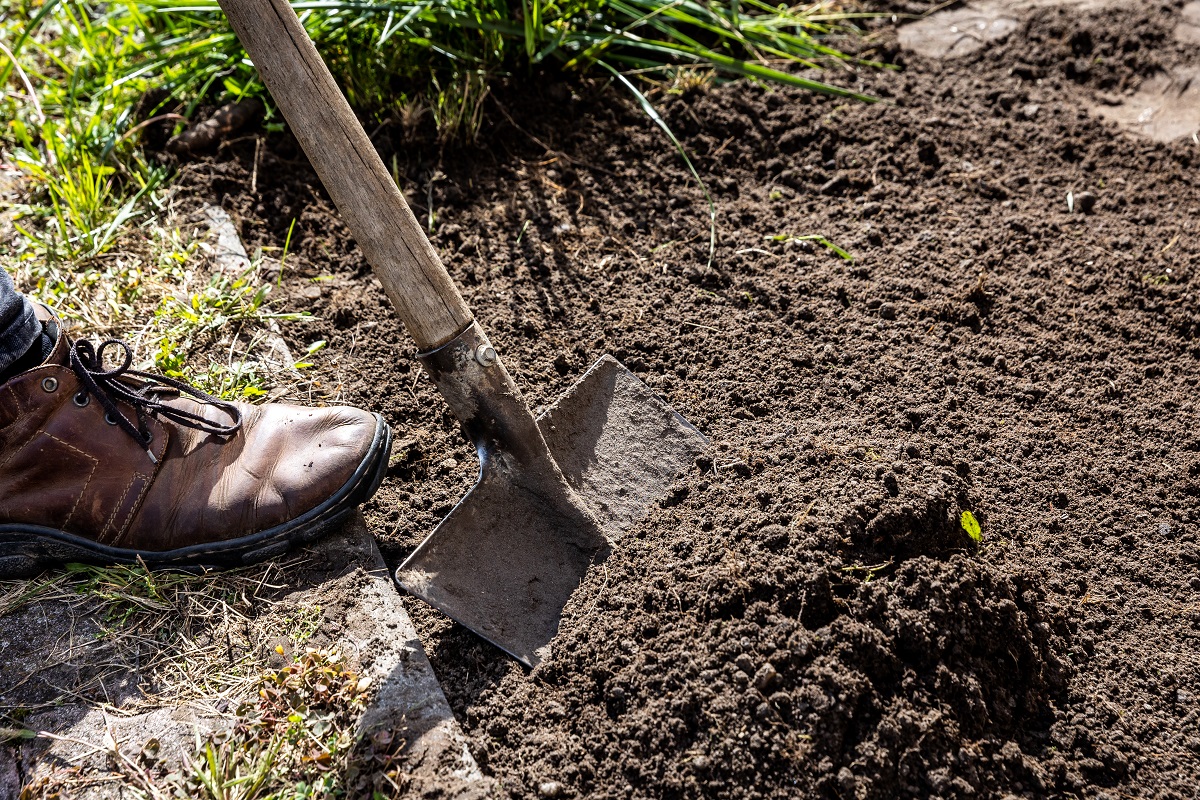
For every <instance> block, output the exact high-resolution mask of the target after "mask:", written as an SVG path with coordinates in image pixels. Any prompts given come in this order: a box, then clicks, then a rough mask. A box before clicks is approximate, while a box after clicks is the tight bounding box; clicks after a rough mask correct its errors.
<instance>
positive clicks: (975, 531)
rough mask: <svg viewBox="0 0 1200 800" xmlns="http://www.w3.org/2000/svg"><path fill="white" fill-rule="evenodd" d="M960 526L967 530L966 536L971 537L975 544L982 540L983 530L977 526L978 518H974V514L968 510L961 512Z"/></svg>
mask: <svg viewBox="0 0 1200 800" xmlns="http://www.w3.org/2000/svg"><path fill="white" fill-rule="evenodd" d="M960 523H961V524H962V528H963V530H964V531H966V532H967V536H970V537H971V541H972V542H974V543H975V544H980V543H981V542H983V531H982V530H981V529H980V527H979V520H977V519H975V515H974V514H972V513H971V512H970V511H964V512H962V518H961V520H960Z"/></svg>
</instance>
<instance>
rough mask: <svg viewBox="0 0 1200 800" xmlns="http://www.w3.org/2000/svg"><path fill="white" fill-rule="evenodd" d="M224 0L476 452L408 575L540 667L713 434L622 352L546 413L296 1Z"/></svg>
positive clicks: (422, 592)
mask: <svg viewBox="0 0 1200 800" xmlns="http://www.w3.org/2000/svg"><path fill="white" fill-rule="evenodd" d="M219 2H220V5H221V8H222V9H223V10H224V11H225V14H226V16H228V18H229V21H230V23H231V24H232V26H233V29H234V30H235V31H236V32H237V35H238V38H239V39H240V40H241V43H242V45H243V47H245V49H246V52H247V53H248V54H249V55H250V58H251V60H252V61H253V62H254V64H255V66H256V67H257V68H258V72H259V75H260V76H262V80H263V82H264V83H265V84H266V86H267V89H269V90H270V92H271V96H272V97H273V98H274V99H275V102H276V103H277V104H278V105H279V108H280V110H282V112H283V116H284V118H285V119H286V120H287V122H288V124H289V126H290V127H291V130H292V133H293V134H294V135H295V137H296V139H298V140H299V142H300V145H301V146H302V147H303V148H304V152H305V153H306V154H307V155H308V158H309V161H310V162H311V163H312V165H313V166H314V167H315V168H316V171H317V174H318V175H319V176H320V178H321V182H322V183H323V184H324V186H325V189H326V190H327V191H328V192H329V195H330V197H332V198H333V202H334V204H335V205H336V206H337V208H338V210H339V211H340V212H341V214H342V217H343V219H344V220H345V222H346V224H347V226H349V228H350V231H351V233H353V235H354V238H355V240H356V241H357V242H358V245H359V247H361V248H362V250H363V253H364V254H365V255H366V258H367V261H368V262H369V263H370V264H371V267H372V268H373V270H374V272H375V275H376V277H377V278H378V279H379V281H380V283H382V284H383V288H384V291H385V292H386V293H387V296H388V298H389V299H390V300H391V302H392V304H393V305H394V306H395V307H396V312H397V314H399V316H400V319H401V320H403V322H404V326H405V328H406V329H407V331H408V333H409V335H411V336H412V338H413V339H414V340H415V342H416V344H417V348H418V350H419V355H418V356H417V357H418V359H419V360H420V362H421V364H422V366H423V367H424V368H425V370H426V371H427V372H428V373H429V376H430V377H431V378H432V379H433V381H434V383H435V384H436V385H437V388H438V391H440V392H441V394H442V397H444V398H445V400H446V402H447V404H449V406H450V409H451V411H453V412H454V414H455V416H457V417H458V419H459V420H460V421H461V422H462V427H463V432H464V434H465V435H466V436H467V438H468V439H470V441H471V442H472V443H473V444H474V445H475V449H476V452H477V453H478V455H479V465H480V469H479V479H478V481H477V482H476V484H475V486H474V487H473V488H472V489H471V490H470V491H469V492H468V493H467V494H466V496H465V497H463V499H462V500H461V501H460V502H459V503H458V505H457V506H455V507H454V509H453V510H452V511H451V512H450V514H449V515H448V516H447V517H446V518H445V519H444V520H442V522H441V523H440V524H439V525H438V526H437V528H436V529H435V530H434V531H433V533H431V534H430V535H429V537H428V538H427V539H426V540H425V541H424V542H423V543H422V544H421V545H420V547H418V548H417V549H416V550H415V551H414V552H413V554H412V555H411V556H410V557H409V558H408V560H406V561H405V562H404V563H403V564H402V565H401V566H400V568H399V569H398V570H397V571H396V581H397V582H398V583H399V584H400V585H401V586H402V587H404V589H406V590H408V591H409V592H410V593H412V594H414V595H416V596H417V597H420V598H421V599H423V600H425V601H426V602H428V603H430V604H431V605H433V606H435V607H437V608H438V609H440V610H441V611H443V612H444V613H445V614H447V615H448V616H449V617H451V618H452V619H454V620H456V621H457V622H459V623H461V624H462V625H464V626H466V627H467V628H469V629H471V630H472V631H474V632H475V633H477V634H479V635H480V636H482V637H483V638H484V639H486V640H488V641H489V642H492V643H493V644H495V645H496V646H498V647H499V648H501V649H502V650H504V651H505V652H507V653H509V654H510V655H512V656H513V657H514V658H516V659H517V660H518V661H520V662H521V663H523V664H525V665H526V666H529V667H533V666H536V665H537V664H538V663H540V662H541V661H542V660H543V659H545V658H546V656H547V655H548V652H549V645H550V642H551V640H552V639H553V638H554V635H555V634H556V633H557V631H558V625H559V621H560V619H561V618H562V613H563V608H564V607H565V606H566V604H567V601H568V600H569V599H570V597H571V594H572V592H574V590H575V589H576V588H577V587H578V586H579V583H580V581H581V580H582V579H583V576H584V575H585V574H586V573H587V570H588V568H589V567H590V566H591V564H592V563H594V562H596V561H598V560H601V559H603V558H605V557H606V556H607V555H608V553H609V552H610V550H611V548H612V546H613V545H614V544H615V543H616V542H617V540H618V539H619V538H620V536H621V534H622V532H623V531H625V530H626V529H627V528H629V527H630V526H631V525H633V524H634V523H636V522H637V521H638V520H640V519H641V518H642V517H643V516H645V514H646V513H647V511H648V510H649V506H650V505H651V504H652V503H654V502H655V501H656V500H657V499H658V498H659V497H661V496H662V495H663V494H664V493H665V492H666V490H667V488H668V487H669V485H670V484H671V482H672V481H673V480H674V479H675V477H676V476H678V475H679V473H680V472H682V471H683V470H684V469H686V468H687V467H688V466H689V465H691V464H692V462H693V461H694V460H695V458H696V456H698V455H699V454H700V453H702V452H703V451H704V450H705V449H706V448H707V446H708V440H707V439H705V438H704V436H703V435H702V434H701V433H700V432H699V431H697V430H696V429H695V428H694V427H692V426H691V425H690V424H688V422H687V421H686V420H685V419H684V418H683V417H681V416H680V415H679V414H677V413H675V412H674V411H673V410H672V409H671V408H670V407H669V406H668V405H667V404H666V403H664V402H663V401H662V400H660V399H659V398H658V397H656V396H655V395H654V393H653V392H651V391H650V390H649V389H648V388H647V387H646V386H645V385H644V384H643V383H642V382H641V381H639V380H638V379H637V378H636V377H635V376H634V375H633V374H632V373H631V372H629V370H627V369H626V368H625V367H623V366H621V364H620V363H618V362H617V361H616V359H614V358H612V357H610V356H604V357H602V358H601V359H600V360H599V361H597V362H596V363H595V364H594V365H593V366H592V367H591V368H590V369H589V370H588V371H587V372H586V373H585V374H584V375H583V377H582V378H580V380H579V382H578V383H576V384H575V385H574V386H573V387H571V389H570V390H568V391H567V392H566V393H565V394H563V396H562V397H560V398H559V399H558V400H557V401H556V402H555V404H554V405H553V406H552V407H551V408H549V409H548V410H547V411H546V412H545V413H543V414H542V415H541V416H540V417H538V418H537V419H536V420H535V419H534V417H533V414H532V413H531V412H530V410H529V408H528V407H527V406H526V404H525V401H524V400H522V399H521V393H520V392H519V391H518V389H517V387H516V385H515V384H514V382H513V380H512V377H511V376H510V375H509V374H508V371H507V370H506V369H505V368H504V365H503V364H502V363H501V360H500V356H499V354H498V353H497V351H496V349H495V348H494V347H493V346H492V344H491V342H489V341H488V338H487V336H486V335H485V334H484V332H483V329H482V328H480V326H479V324H478V322H476V321H475V319H474V317H473V316H472V314H471V312H470V311H469V310H468V309H467V306H466V304H465V303H464V302H463V299H462V296H461V295H460V294H459V291H458V289H457V288H456V287H455V285H454V282H453V280H452V279H451V278H450V275H449V273H447V272H446V268H445V267H444V266H443V265H442V262H441V260H440V259H439V258H438V255H437V252H436V251H435V250H434V249H433V247H432V246H431V245H430V243H429V240H428V239H426V238H425V234H424V233H423V232H422V230H421V228H420V225H419V224H418V223H417V220H416V218H415V217H414V216H413V214H412V211H411V210H409V207H408V204H407V203H406V202H405V200H404V196H403V195H402V194H401V193H400V191H399V189H397V188H396V184H395V182H394V181H393V180H392V176H391V175H390V174H389V173H388V171H387V169H386V168H385V167H384V165H383V161H382V160H381V159H380V158H379V155H378V154H377V153H376V152H375V148H374V147H373V146H372V145H371V142H370V140H369V139H368V138H367V135H366V133H365V132H364V131H363V129H362V126H361V125H360V124H359V122H358V120H357V118H356V117H355V116H354V114H353V112H352V111H351V110H350V105H349V103H347V102H346V100H345V98H344V97H343V96H342V93H341V92H340V91H339V90H338V88H337V85H336V84H335V83H334V81H333V77H332V76H331V75H330V74H329V70H328V69H327V68H326V66H325V63H324V62H323V61H322V60H321V57H320V55H318V53H317V50H316V47H314V46H313V43H312V41H311V40H310V39H309V38H308V34H307V33H306V32H305V31H304V28H303V26H302V25H301V24H300V21H299V19H298V18H297V17H296V13H295V12H294V11H293V10H292V8H291V6H290V5H289V4H288V3H287V2H286V0H219Z"/></svg>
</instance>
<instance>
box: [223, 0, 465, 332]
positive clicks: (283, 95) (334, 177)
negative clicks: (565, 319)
mask: <svg viewBox="0 0 1200 800" xmlns="http://www.w3.org/2000/svg"><path fill="white" fill-rule="evenodd" d="M219 2H220V4H221V8H222V9H223V10H224V11H225V15H226V16H227V17H228V18H229V22H230V24H232V25H233V29H234V31H236V32H237V35H238V39H240V40H241V42H242V46H243V47H245V48H246V52H247V53H249V54H250V60H251V61H253V62H254V66H256V67H257V68H258V74H259V75H261V76H262V79H263V83H265V84H266V85H267V89H269V90H270V92H271V97H273V98H274V99H275V102H276V103H277V104H278V105H279V108H280V109H281V110H282V111H283V116H284V118H285V119H286V120H287V122H288V125H289V126H290V128H291V131H292V133H293V134H294V135H295V137H296V138H297V139H298V140H299V141H300V145H301V147H303V148H304V152H305V153H306V154H307V155H308V160H309V161H310V162H312V165H313V166H314V167H315V168H316V170H317V174H318V175H319V176H320V177H321V183H323V184H324V185H325V189H326V191H328V192H329V196H330V197H332V198H333V202H334V204H335V205H336V206H337V207H338V210H339V211H340V212H341V214H342V217H343V218H344V219H345V221H346V225H347V226H349V228H350V232H351V233H352V234H354V238H355V240H356V241H357V242H358V246H359V247H361V248H362V250H363V253H364V254H366V257H367V261H368V262H369V263H370V264H371V267H372V268H373V269H374V270H375V275H376V277H378V278H379V282H380V283H382V284H383V289H384V291H385V292H387V295H388V297H389V298H390V299H391V301H392V305H394V306H395V307H396V311H397V313H398V314H399V315H400V318H401V319H402V320H404V325H405V327H407V328H408V332H409V334H410V335H411V336H412V337H413V339H415V340H416V342H417V347H418V348H420V349H421V350H422V351H427V350H432V349H433V348H435V347H440V346H441V345H443V344H445V343H446V342H448V341H450V340H451V339H453V338H454V337H455V336H457V335H458V334H459V333H460V332H461V331H462V330H463V329H464V328H466V327H467V325H469V324H470V323H471V320H472V317H471V312H470V310H469V309H468V308H467V305H466V303H464V302H463V299H462V295H461V294H459V292H458V289H457V287H455V285H454V281H453V280H451V278H450V275H449V273H447V272H446V268H445V267H444V266H443V265H442V261H441V259H440V258H438V255H437V252H436V251H435V250H434V249H433V246H432V245H430V244H429V240H428V239H427V238H425V234H424V232H423V231H422V230H421V226H420V224H419V223H418V222H417V219H416V217H414V216H413V213H412V211H411V210H410V209H409V207H408V203H406V202H405V201H404V195H402V194H401V193H400V190H399V189H397V188H396V184H395V182H394V181H393V180H392V176H391V175H390V174H389V173H388V171H387V169H386V168H385V167H384V166H383V161H382V160H381V159H380V158H379V154H378V153H376V152H375V148H374V147H373V146H372V145H371V141H370V139H368V138H367V134H366V132H365V131H363V129H362V125H360V124H359V122H358V119H357V118H356V117H355V116H354V112H352V111H351V110H350V104H349V103H347V102H346V98H345V97H343V96H342V93H341V91H340V90H339V89H338V87H337V84H335V83H334V82H333V76H332V75H330V74H329V69H328V67H326V66H325V62H324V61H322V60H321V56H320V55H319V54H318V53H317V48H316V47H315V46H314V45H313V43H312V40H311V39H309V38H308V34H307V33H306V32H305V30H304V26H302V25H301V24H300V20H299V19H298V18H297V17H296V12H295V11H293V10H292V7H291V6H290V5H289V4H288V3H287V0H219Z"/></svg>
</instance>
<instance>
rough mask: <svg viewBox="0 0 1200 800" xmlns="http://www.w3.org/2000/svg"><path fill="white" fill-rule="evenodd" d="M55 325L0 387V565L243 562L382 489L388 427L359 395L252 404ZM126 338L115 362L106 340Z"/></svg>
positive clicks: (24, 568)
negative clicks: (153, 371)
mask: <svg viewBox="0 0 1200 800" xmlns="http://www.w3.org/2000/svg"><path fill="white" fill-rule="evenodd" d="M44 321H45V322H46V324H47V325H48V332H49V333H51V334H53V335H56V336H57V342H56V343H55V346H54V350H53V352H52V353H51V354H50V356H49V358H47V359H46V361H45V363H43V364H42V365H41V366H38V367H36V368H34V369H30V370H28V371H27V372H23V373H21V374H19V375H17V376H15V377H13V378H11V379H9V380H8V381H7V382H5V383H4V384H2V385H0V578H11V577H18V576H26V575H29V574H32V573H35V572H37V571H38V570H40V569H42V568H45V567H47V566H51V565H54V564H62V563H66V562H72V561H78V562H86V563H94V564H111V563H130V562H133V561H135V560H137V559H138V558H139V557H140V558H142V559H143V560H145V562H146V563H147V564H149V565H152V566H199V565H204V566H218V567H220V566H237V565H242V564H249V563H253V562H255V561H261V560H264V559H267V558H270V557H272V556H277V555H279V554H281V553H283V552H284V551H286V550H287V549H288V548H289V547H290V546H292V545H295V544H298V543H301V542H307V541H310V540H312V539H315V538H316V537H317V536H319V535H320V534H321V533H323V532H325V531H326V530H327V529H329V528H331V527H333V526H335V525H337V524H338V523H339V522H341V521H343V520H344V519H345V517H346V516H347V515H348V514H350V513H351V512H352V511H353V510H354V508H355V507H356V506H358V505H359V504H360V503H362V502H363V501H365V500H366V499H368V498H369V497H371V495H373V494H374V493H375V491H376V489H378V488H379V483H380V481H382V480H383V474H384V472H385V470H386V469H387V463H388V455H389V452H390V449H391V431H390V429H389V428H388V426H387V424H386V423H385V422H384V421H383V419H382V417H380V416H379V415H378V414H370V413H368V412H365V411H359V410H358V409H353V408H303V407H299V406H288V405H282V404H275V405H264V406H252V405H247V404H243V403H229V402H224V401H221V400H217V399H215V398H212V397H209V396H208V395H205V394H204V393H202V392H199V391H197V390H195V389H192V388H190V387H188V386H186V385H185V384H182V383H179V382H177V381H172V380H170V379H167V378H163V377H161V376H155V375H148V374H146V373H141V372H137V371H135V370H131V369H129V365H130V362H131V360H132V353H131V352H130V350H129V348H128V347H127V346H126V345H125V344H124V343H121V342H116V341H112V342H106V343H105V344H104V345H102V346H101V347H100V348H99V349H96V348H94V347H93V345H92V344H91V343H90V342H88V341H76V342H71V341H69V340H68V339H67V337H66V335H65V334H63V333H61V330H60V326H59V323H58V322H57V320H55V319H54V318H53V317H52V316H51V315H50V314H49V312H45V317H44ZM112 349H116V350H119V351H123V352H121V353H120V355H122V356H123V361H124V363H123V364H122V365H121V366H118V367H116V368H114V369H111V370H109V369H106V368H105V367H104V363H103V360H102V356H103V355H104V353H103V352H102V351H106V350H109V351H111V350H112Z"/></svg>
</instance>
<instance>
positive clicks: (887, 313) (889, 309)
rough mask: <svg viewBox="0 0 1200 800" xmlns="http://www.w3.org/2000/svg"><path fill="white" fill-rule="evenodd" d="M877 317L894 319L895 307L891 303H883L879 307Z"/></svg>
mask: <svg viewBox="0 0 1200 800" xmlns="http://www.w3.org/2000/svg"><path fill="white" fill-rule="evenodd" d="M879 316H881V317H883V318H884V319H895V318H896V306H895V305H893V304H892V303H884V304H883V305H881V306H880V307H879Z"/></svg>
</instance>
